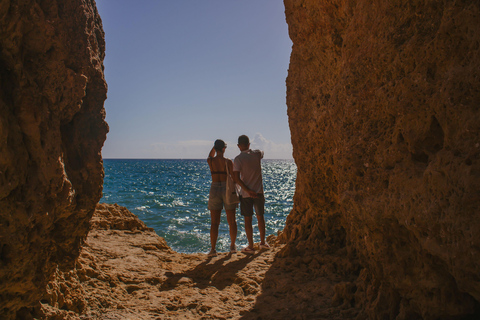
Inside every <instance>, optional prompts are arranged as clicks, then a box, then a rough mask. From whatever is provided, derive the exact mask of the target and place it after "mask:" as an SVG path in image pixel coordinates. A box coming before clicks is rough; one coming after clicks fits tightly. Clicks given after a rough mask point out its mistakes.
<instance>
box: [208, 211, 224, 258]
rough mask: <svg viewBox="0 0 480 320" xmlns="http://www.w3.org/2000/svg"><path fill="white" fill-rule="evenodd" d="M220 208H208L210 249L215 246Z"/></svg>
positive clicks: (213, 248)
mask: <svg viewBox="0 0 480 320" xmlns="http://www.w3.org/2000/svg"><path fill="white" fill-rule="evenodd" d="M221 213H222V210H210V244H211V246H212V250H215V247H216V246H217V238H218V226H219V225H220V215H221Z"/></svg>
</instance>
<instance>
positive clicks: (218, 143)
mask: <svg viewBox="0 0 480 320" xmlns="http://www.w3.org/2000/svg"><path fill="white" fill-rule="evenodd" d="M225 146H226V144H225V141H223V140H221V139H218V140H215V144H214V145H213V148H214V149H215V150H217V151H222V150H223V148H225Z"/></svg>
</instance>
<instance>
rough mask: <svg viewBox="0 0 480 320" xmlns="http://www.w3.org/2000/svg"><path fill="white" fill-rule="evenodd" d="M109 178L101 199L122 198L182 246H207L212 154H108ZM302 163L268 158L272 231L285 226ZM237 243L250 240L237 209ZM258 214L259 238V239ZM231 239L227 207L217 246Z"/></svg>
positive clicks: (266, 180) (265, 169) (265, 171)
mask: <svg viewBox="0 0 480 320" xmlns="http://www.w3.org/2000/svg"><path fill="white" fill-rule="evenodd" d="M103 161H104V168H105V179H104V184H103V198H102V199H101V200H100V202H105V203H117V204H119V205H121V206H124V207H126V208H128V209H129V210H130V211H132V212H133V213H135V214H136V215H137V216H138V217H139V218H140V219H141V220H142V221H144V222H145V223H146V224H147V226H149V227H151V228H153V229H155V231H156V232H157V234H158V235H160V236H161V237H163V238H165V240H167V243H168V244H169V246H170V247H171V248H172V249H174V250H175V251H177V252H183V253H194V252H207V251H208V250H209V248H210V233H209V232H210V211H209V210H208V209H207V204H208V191H209V189H210V182H211V177H210V171H209V169H208V164H207V161H206V160H150V159H148V160H133V159H128V160H121V159H104V160H103ZM296 172H297V170H296V166H295V163H294V162H293V160H262V175H263V185H264V193H265V220H266V229H267V230H266V231H267V235H270V234H277V232H278V231H279V230H283V228H284V226H285V220H286V217H287V215H288V214H289V213H290V211H291V210H292V206H293V194H294V192H295V178H296ZM237 224H238V238H237V242H236V244H237V246H238V247H241V246H243V245H245V244H246V243H247V240H246V236H245V229H244V224H243V217H242V216H241V215H240V212H239V209H237ZM255 224H256V219H255V218H254V240H255V241H256V242H257V241H259V238H258V229H257V228H256V226H255ZM229 244H230V240H229V236H228V224H227V219H226V215H225V211H222V221H221V223H220V230H219V237H218V242H217V250H219V251H228V248H229Z"/></svg>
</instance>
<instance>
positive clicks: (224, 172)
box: [210, 171, 227, 174]
mask: <svg viewBox="0 0 480 320" xmlns="http://www.w3.org/2000/svg"><path fill="white" fill-rule="evenodd" d="M210 172H211V173H212V174H227V172H226V171H210Z"/></svg>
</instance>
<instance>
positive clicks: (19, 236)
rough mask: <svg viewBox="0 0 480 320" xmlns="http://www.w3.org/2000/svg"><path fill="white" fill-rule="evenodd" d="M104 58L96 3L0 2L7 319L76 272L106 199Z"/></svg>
mask: <svg viewBox="0 0 480 320" xmlns="http://www.w3.org/2000/svg"><path fill="white" fill-rule="evenodd" d="M104 49H105V43H104V34H103V30H102V25H101V21H100V17H99V16H98V13H97V11H96V8H95V3H94V1H93V0H70V1H63V0H62V1H60V0H59V1H56V0H48V1H39V0H2V1H0V284H1V285H0V318H2V319H8V318H10V317H15V314H16V312H17V311H18V310H20V309H21V308H22V307H25V306H30V305H32V304H34V303H35V301H38V300H39V299H40V298H41V296H42V295H43V293H44V292H45V286H46V284H47V281H48V280H49V278H50V276H51V275H52V274H53V272H54V271H55V269H56V268H57V265H59V267H60V268H61V269H62V268H66V267H69V268H71V267H72V265H73V262H74V261H75V258H76V257H77V256H78V251H79V245H80V240H81V239H82V238H83V237H85V235H86V232H87V230H88V221H89V219H90V217H91V215H92V213H93V210H94V208H95V205H96V203H97V202H98V201H99V199H100V197H101V190H102V183H103V166H102V160H101V155H100V150H101V147H102V146H103V142H104V140H105V138H106V133H107V131H108V127H107V125H106V123H105V121H104V109H103V102H104V100H105V99H106V91H107V87H106V83H105V81H104V77H103V64H102V62H103V57H104ZM18 312H19V314H21V313H22V311H21V310H20V311H18Z"/></svg>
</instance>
